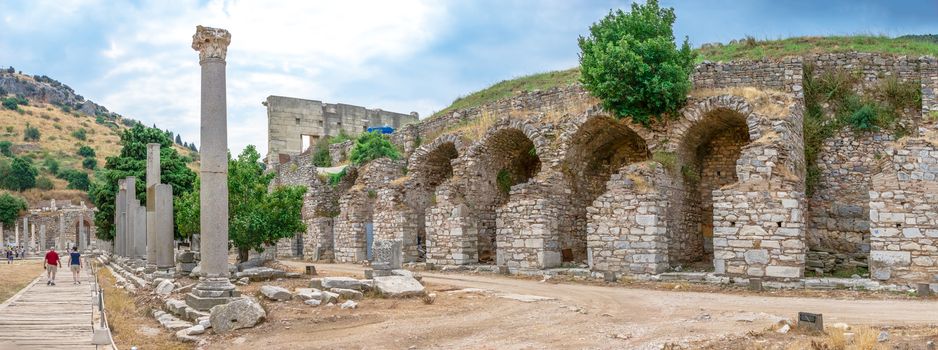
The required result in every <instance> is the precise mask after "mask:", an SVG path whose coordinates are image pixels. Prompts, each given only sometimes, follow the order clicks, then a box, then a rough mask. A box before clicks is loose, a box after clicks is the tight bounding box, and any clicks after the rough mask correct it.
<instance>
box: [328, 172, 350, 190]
mask: <svg viewBox="0 0 938 350" xmlns="http://www.w3.org/2000/svg"><path fill="white" fill-rule="evenodd" d="M346 169H348V168H345V169H342V171H340V172H337V173H335V174H329V186H332V187H336V186H338V185H339V183H341V182H342V178H344V177H345V175H346V174H347V172H346V171H345V170H346Z"/></svg>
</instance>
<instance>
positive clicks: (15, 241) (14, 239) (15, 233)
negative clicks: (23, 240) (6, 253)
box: [13, 220, 20, 247]
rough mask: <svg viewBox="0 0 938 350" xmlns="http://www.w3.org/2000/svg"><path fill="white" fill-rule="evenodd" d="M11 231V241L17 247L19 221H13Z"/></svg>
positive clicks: (18, 244) (18, 243)
mask: <svg viewBox="0 0 938 350" xmlns="http://www.w3.org/2000/svg"><path fill="white" fill-rule="evenodd" d="M17 221H19V220H17ZM13 231H14V232H13V241H14V242H13V243H14V244H15V246H16V247H19V246H20V223H19V222H15V223H13Z"/></svg>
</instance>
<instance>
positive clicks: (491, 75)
mask: <svg viewBox="0 0 938 350" xmlns="http://www.w3.org/2000/svg"><path fill="white" fill-rule="evenodd" d="M662 5H664V6H668V7H674V8H675V12H676V14H677V21H676V23H675V26H674V30H675V34H676V36H678V37H680V38H683V37H684V36H688V37H689V38H690V42H691V44H692V45H693V46H695V47H696V46H699V45H700V44H703V43H710V42H727V41H730V40H733V39H739V38H742V37H745V36H746V35H752V36H755V37H756V38H760V39H765V38H768V39H777V38H784V37H789V36H801V35H830V34H877V35H890V36H895V35H902V34H926V33H938V20H935V19H936V18H938V1H935V0H920V1H912V0H893V1H863V0H850V1H842V0H833V1H771V0H764V1H762V0H746V1H739V0H733V1H731V0H693V1H691V0H686V1H662ZM629 6H630V1H607V0H595V1H579V0H542V1H534V0H394V1H386V0H374V1H351V0H343V1H319V0H315V1H314V0H289V1H288V0H279V1H259V0H258V1H249V0H139V1H116V0H0V67H6V66H13V67H15V68H16V69H17V70H21V71H23V72H24V73H27V74H38V75H47V76H50V77H52V78H54V79H56V80H59V81H61V82H63V83H65V84H68V85H69V86H71V87H72V88H74V89H75V91H76V92H78V93H79V94H81V95H83V96H85V97H86V98H88V99H91V100H93V101H95V102H97V103H99V104H102V105H104V106H105V107H107V108H108V109H110V110H111V111H114V112H117V113H120V114H121V115H124V116H127V117H130V118H134V119H137V120H140V121H142V122H143V123H145V124H147V125H153V124H156V125H157V126H158V127H160V128H162V129H170V130H172V131H174V132H176V133H179V134H180V135H181V136H182V138H183V140H184V141H186V142H195V143H196V144H199V90H198V89H199V86H200V85H199V65H198V53H197V52H195V51H193V50H192V48H191V47H190V45H191V42H192V39H191V38H192V34H194V33H195V26H196V25H205V26H211V27H220V28H225V29H228V30H229V31H230V32H231V34H232V41H231V46H230V47H229V48H228V59H227V62H228V65H227V69H228V70H227V74H228V76H227V81H228V143H229V147H230V148H231V151H232V152H235V153H237V152H240V151H241V150H242V149H243V148H244V146H246V145H248V144H253V145H256V146H257V147H258V150H259V151H260V152H261V154H266V151H267V132H266V131H267V114H266V109H265V107H264V106H263V105H261V102H262V101H264V100H265V99H266V97H267V96H269V95H283V96H291V97H300V98H307V99H314V100H320V101H324V102H330V103H348V104H353V105H361V106H366V107H369V108H381V109H384V110H390V111H395V112H402V113H409V112H411V111H416V112H418V113H419V114H420V116H421V118H424V117H426V116H429V115H431V114H432V113H433V112H434V111H437V110H440V109H442V108H444V107H446V106H447V105H449V104H450V103H451V102H452V101H453V100H454V99H456V98H457V97H459V96H464V95H467V94H469V93H471V92H473V91H477V90H480V89H483V88H485V87H487V86H489V85H491V84H493V83H496V82H498V81H501V80H505V79H510V78H514V77H518V76H523V75H527V74H533V73H538V72H544V71H550V70H558V69H566V68H571V67H574V66H576V65H577V64H578V58H577V54H578V48H577V44H576V41H577V37H578V36H580V35H586V34H587V32H588V28H589V26H590V24H592V23H593V22H596V21H597V20H599V19H600V18H602V17H603V16H604V15H605V14H607V13H608V12H609V11H610V10H611V9H617V8H622V9H628V8H629Z"/></svg>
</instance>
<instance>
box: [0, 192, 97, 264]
mask: <svg viewBox="0 0 938 350" xmlns="http://www.w3.org/2000/svg"><path fill="white" fill-rule="evenodd" d="M95 212H96V209H95V208H93V207H88V206H87V205H86V204H85V202H78V204H75V203H74V202H73V201H71V200H58V201H57V200H55V199H52V200H48V201H41V202H39V203H37V204H35V205H34V206H32V207H30V208H29V210H28V212H27V213H26V214H25V215H23V216H21V217H19V218H17V219H16V222H15V224H14V225H13V226H10V225H3V224H2V223H0V239H2V243H3V246H5V247H23V248H26V249H27V250H29V253H30V254H38V253H42V252H43V251H45V250H46V249H48V248H49V247H55V249H56V250H58V251H64V250H65V249H69V250H70V249H71V248H72V247H78V248H79V250H80V251H82V252H84V251H91V250H93V249H98V248H104V247H105V246H106V245H107V243H106V242H104V241H100V240H98V239H97V229H96V228H95V226H94V215H95Z"/></svg>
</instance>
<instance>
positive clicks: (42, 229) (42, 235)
mask: <svg viewBox="0 0 938 350" xmlns="http://www.w3.org/2000/svg"><path fill="white" fill-rule="evenodd" d="M48 244H49V243H46V225H39V249H38V250H39V251H44V250H46V249H49V247H48Z"/></svg>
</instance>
